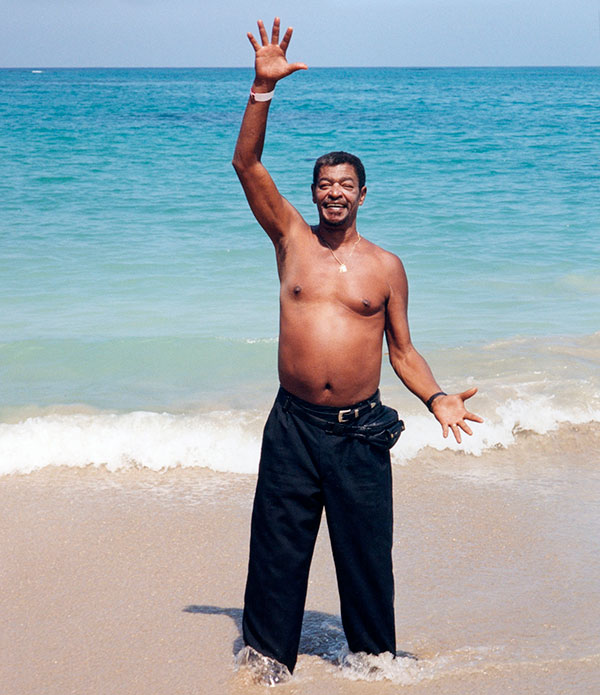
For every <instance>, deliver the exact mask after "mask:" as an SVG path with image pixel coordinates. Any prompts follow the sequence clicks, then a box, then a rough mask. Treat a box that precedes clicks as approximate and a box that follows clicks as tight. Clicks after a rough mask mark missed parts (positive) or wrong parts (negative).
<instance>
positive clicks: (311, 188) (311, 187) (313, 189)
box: [310, 183, 317, 203]
mask: <svg viewBox="0 0 600 695" xmlns="http://www.w3.org/2000/svg"><path fill="white" fill-rule="evenodd" d="M310 192H311V193H312V202H313V203H316V202H317V201H316V200H315V184H314V183H311V184H310Z"/></svg>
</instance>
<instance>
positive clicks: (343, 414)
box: [338, 408, 352, 423]
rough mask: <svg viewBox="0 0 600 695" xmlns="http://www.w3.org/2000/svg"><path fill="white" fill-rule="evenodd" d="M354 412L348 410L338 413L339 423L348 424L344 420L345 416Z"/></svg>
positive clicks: (350, 409)
mask: <svg viewBox="0 0 600 695" xmlns="http://www.w3.org/2000/svg"><path fill="white" fill-rule="evenodd" d="M351 412H352V408H347V409H346V410H339V411H338V422H342V423H344V422H348V420H344V416H345V415H349V414H350V413H351Z"/></svg>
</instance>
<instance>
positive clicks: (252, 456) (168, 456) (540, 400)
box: [0, 396, 600, 475]
mask: <svg viewBox="0 0 600 695" xmlns="http://www.w3.org/2000/svg"><path fill="white" fill-rule="evenodd" d="M265 417H266V412H262V411H257V410H252V411H250V410H248V411H236V410H229V411H214V412H210V413H199V414H185V415H183V414H172V413H153V412H130V413H125V414H117V413H71V414H65V413H60V412H56V413H47V414H44V415H38V416H35V417H28V418H26V419H23V420H21V421H19V422H14V423H3V424H0V475H8V474H14V473H18V474H22V473H31V472H33V471H35V470H39V469H41V468H45V467H46V466H69V467H86V466H104V467H105V468H106V469H107V470H109V471H117V470H122V469H127V468H136V467H137V468H147V469H150V470H153V471H164V470H168V469H170V468H176V467H205V468H210V469H212V470H215V471H221V472H232V473H240V474H241V473H244V474H255V473H256V471H257V468H258V459H259V454H260V439H261V431H262V426H263V423H264V420H265ZM403 419H404V420H405V424H406V431H405V432H404V433H403V435H402V437H401V440H400V443H399V444H398V445H397V446H396V447H395V448H394V449H393V450H392V461H393V462H394V463H396V464H400V465H403V464H407V463H408V462H410V461H411V460H413V459H415V458H417V457H418V456H419V454H420V452H421V451H422V450H424V449H425V448H427V447H430V448H433V449H437V450H439V451H443V450H446V449H448V450H461V451H464V452H465V453H466V454H470V455H473V456H480V455H482V454H483V453H485V452H486V451H488V450H490V449H495V448H499V447H502V448H507V447H510V446H512V445H513V444H515V443H516V442H517V440H518V438H519V436H520V434H521V433H525V432H532V433H536V434H539V435H545V434H547V433H549V432H552V431H554V430H556V429H557V428H558V427H559V426H560V425H561V424H564V423H571V424H574V425H579V424H584V423H591V422H600V407H596V408H594V407H592V406H590V405H585V404H584V405H576V406H573V405H572V406H569V407H567V406H565V405H562V406H561V405H559V404H557V403H555V402H554V400H553V398H552V397H549V396H536V397H533V398H516V399H510V400H507V401H505V402H503V403H501V404H500V405H497V406H496V407H495V412H493V413H491V414H489V415H488V414H487V413H486V422H485V423H484V424H482V425H474V426H473V430H474V433H473V436H472V437H468V436H466V435H465V436H464V437H463V442H462V444H457V443H456V442H455V441H454V439H453V438H452V436H449V437H448V438H447V439H444V438H443V437H442V435H441V431H440V427H439V424H438V423H437V422H436V421H435V420H434V419H433V418H432V417H431V416H430V415H428V414H408V415H406V416H404V418H403Z"/></svg>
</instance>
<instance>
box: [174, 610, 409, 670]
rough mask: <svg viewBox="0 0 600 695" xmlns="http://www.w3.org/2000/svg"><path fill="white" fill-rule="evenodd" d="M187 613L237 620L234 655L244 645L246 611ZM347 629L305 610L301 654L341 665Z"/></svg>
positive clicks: (327, 616) (334, 618) (406, 654)
mask: <svg viewBox="0 0 600 695" xmlns="http://www.w3.org/2000/svg"><path fill="white" fill-rule="evenodd" d="M183 611H184V612H185V613H202V614H204V615H226V616H227V617H228V618H231V620H233V622H234V624H235V626H236V628H237V630H238V636H237V638H236V639H235V640H234V642H233V654H234V655H235V654H237V653H238V652H239V651H240V649H242V647H243V646H244V641H243V639H242V613H243V611H242V609H241V608H221V607H219V606H186V607H185V608H184V609H183ZM347 648H348V647H347V644H346V637H345V636H344V628H343V627H342V621H341V619H340V617H339V616H337V615H331V614H330V613H322V612H320V611H305V612H304V619H303V621H302V633H301V635H300V646H299V647H298V654H308V655H311V656H319V657H321V659H323V660H324V661H328V662H330V663H337V662H338V660H339V658H340V655H341V654H343V653H344V652H345V651H347ZM396 656H397V657H405V658H409V659H416V658H417V657H416V656H415V655H414V654H411V653H410V652H404V651H397V652H396Z"/></svg>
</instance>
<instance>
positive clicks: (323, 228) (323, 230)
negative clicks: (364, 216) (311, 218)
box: [312, 222, 359, 248]
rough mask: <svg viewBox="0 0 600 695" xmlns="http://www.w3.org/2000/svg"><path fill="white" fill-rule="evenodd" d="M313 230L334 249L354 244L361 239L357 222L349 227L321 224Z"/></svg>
mask: <svg viewBox="0 0 600 695" xmlns="http://www.w3.org/2000/svg"><path fill="white" fill-rule="evenodd" d="M312 229H313V231H314V232H315V233H316V234H317V236H320V237H321V239H323V240H325V241H327V243H328V244H329V245H331V246H333V247H334V248H337V247H338V246H341V245H342V244H345V243H353V242H354V241H356V239H357V238H358V237H359V234H358V230H357V229H356V222H353V223H352V224H350V225H348V226H347V227H346V226H344V225H340V226H337V225H328V224H323V222H319V224H318V225H317V226H316V227H313V228H312Z"/></svg>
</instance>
